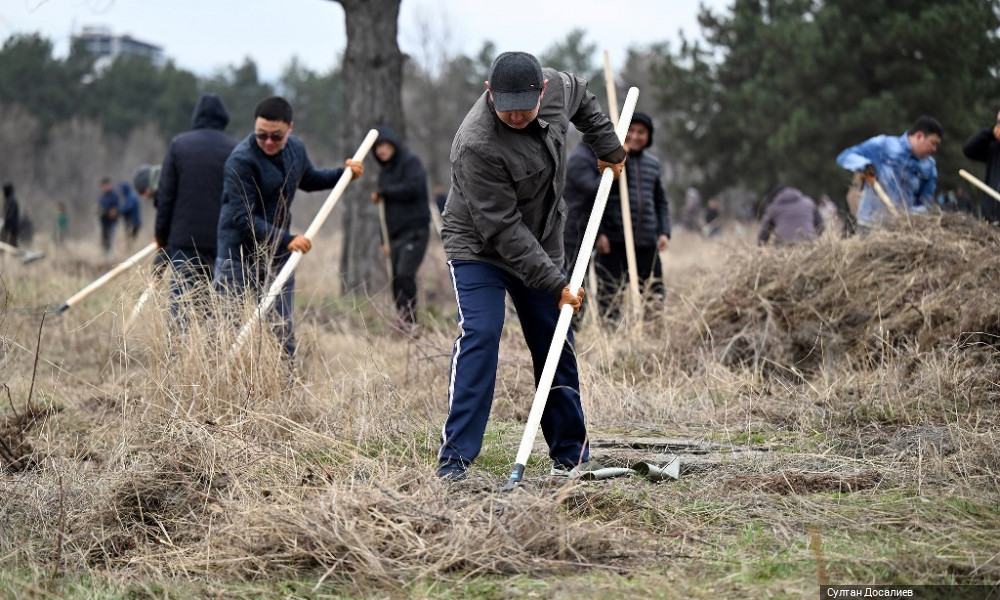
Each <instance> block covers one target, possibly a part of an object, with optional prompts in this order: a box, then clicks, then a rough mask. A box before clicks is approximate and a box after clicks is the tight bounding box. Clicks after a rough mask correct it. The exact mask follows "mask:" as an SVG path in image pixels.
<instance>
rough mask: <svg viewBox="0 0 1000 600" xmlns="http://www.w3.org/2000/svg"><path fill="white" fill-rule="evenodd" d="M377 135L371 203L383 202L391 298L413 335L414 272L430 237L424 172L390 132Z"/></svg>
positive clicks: (406, 327) (384, 130)
mask: <svg viewBox="0 0 1000 600" xmlns="http://www.w3.org/2000/svg"><path fill="white" fill-rule="evenodd" d="M378 133H379V135H378V139H376V140H375V147H374V152H375V160H377V161H378V163H379V166H380V167H381V171H380V172H379V175H378V191H376V192H372V201H373V202H385V222H386V228H387V229H388V232H389V240H388V242H389V257H390V264H391V265H392V296H393V298H394V299H395V302H396V311H397V313H398V314H399V320H400V322H401V324H402V326H403V328H404V329H405V330H406V331H408V332H413V331H414V330H415V327H416V324H417V269H418V268H420V263H421V262H422V261H423V260H424V254H425V253H426V252H427V239H428V237H429V235H430V230H429V229H428V225H429V223H430V217H431V211H430V207H429V205H428V198H427V172H426V171H425V170H424V165H423V164H422V163H421V162H420V159H419V158H417V156H416V155H415V154H413V153H412V152H410V151H409V150H408V149H407V148H406V147H404V146H403V145H402V144H401V143H400V141H399V139H398V138H397V137H396V133H395V132H394V131H393V130H392V129H390V128H389V127H385V126H382V127H379V128H378Z"/></svg>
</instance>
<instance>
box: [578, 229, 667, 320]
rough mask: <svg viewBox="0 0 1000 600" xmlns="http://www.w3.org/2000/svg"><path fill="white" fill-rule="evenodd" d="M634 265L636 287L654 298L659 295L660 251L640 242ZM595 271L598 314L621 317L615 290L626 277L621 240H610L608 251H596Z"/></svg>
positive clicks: (623, 249) (660, 283) (661, 277)
mask: <svg viewBox="0 0 1000 600" xmlns="http://www.w3.org/2000/svg"><path fill="white" fill-rule="evenodd" d="M635 267H636V271H637V272H638V275H639V291H640V292H646V291H647V290H645V287H646V285H647V282H648V284H649V290H648V292H649V293H651V294H652V295H653V296H654V297H656V298H661V299H662V298H663V296H664V288H663V267H662V266H661V265H660V255H659V253H658V252H657V250H656V246H640V247H637V248H636V249H635ZM594 268H595V270H596V272H597V303H598V305H599V306H600V307H601V314H602V315H604V316H605V317H606V318H608V319H610V320H613V321H617V320H618V319H619V318H621V306H620V305H621V302H620V298H619V297H618V296H619V291H621V289H622V288H623V287H624V286H625V284H626V282H627V281H628V257H627V255H626V254H625V244H624V243H618V242H611V252H609V253H608V254H597V258H595V259H594Z"/></svg>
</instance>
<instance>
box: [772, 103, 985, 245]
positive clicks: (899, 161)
mask: <svg viewBox="0 0 1000 600" xmlns="http://www.w3.org/2000/svg"><path fill="white" fill-rule="evenodd" d="M943 138H944V130H943V128H942V127H941V124H940V123H939V122H938V121H937V120H936V119H934V118H933V117H929V116H922V117H920V118H918V119H917V120H916V121H915V122H914V123H913V125H911V126H910V128H909V129H907V130H906V131H905V132H903V133H902V134H901V135H876V136H874V137H872V138H869V139H867V140H865V141H864V142H861V143H860V144H857V145H854V146H851V147H849V148H846V149H844V150H843V151H842V152H841V153H840V154H839V155H838V156H837V158H836V162H837V164H838V165H839V166H840V167H841V168H843V169H846V170H848V171H851V172H852V173H853V174H854V178H855V183H854V189H853V190H852V192H849V194H848V202H847V204H848V209H849V211H850V213H851V215H850V217H851V218H852V219H853V222H854V226H855V229H856V230H857V231H858V232H859V233H861V234H862V235H864V234H867V233H869V232H871V231H872V230H874V229H877V228H879V227H881V226H883V225H884V224H885V223H886V222H887V221H888V220H889V219H890V218H892V217H893V216H894V215H903V214H921V213H926V212H927V211H928V210H929V209H931V208H937V209H938V210H941V211H955V212H959V211H960V212H969V213H973V214H975V215H977V216H978V217H979V218H981V219H983V220H985V221H987V222H989V223H994V224H996V223H998V222H1000V202H998V201H996V200H995V199H993V198H992V197H989V196H988V195H986V194H983V196H982V200H981V201H980V202H979V203H973V201H972V199H971V197H970V196H969V195H968V194H967V193H966V190H965V188H964V187H962V186H958V187H957V188H955V189H953V190H947V191H946V190H938V189H937V183H938V172H937V164H936V163H935V161H934V154H935V153H936V152H937V150H938V147H939V146H940V144H941V143H942V140H943ZM962 151H963V153H964V154H965V156H966V158H968V159H970V160H974V161H978V162H983V163H986V176H985V184H986V185H987V186H989V187H990V188H992V189H994V190H1000V113H998V114H997V115H996V120H995V122H994V123H992V124H990V125H989V126H987V127H984V128H983V129H981V130H979V131H977V132H976V133H974V134H973V135H972V136H971V137H970V138H969V139H968V140H967V141H966V142H965V145H964V146H963V148H962ZM935 193H936V195H935ZM827 203H828V198H824V200H823V201H822V202H820V203H819V204H817V203H816V202H814V201H813V200H812V199H811V198H808V197H807V196H805V195H804V194H803V193H802V192H801V191H800V190H798V189H797V188H794V187H791V186H779V188H777V189H775V190H774V191H773V192H772V193H771V194H770V195H769V198H768V204H767V208H766V210H765V211H764V214H763V217H762V218H761V221H760V229H759V234H758V242H759V243H760V244H761V245H763V244H766V243H768V241H769V239H771V237H772V234H773V235H774V237H775V238H776V239H777V241H778V243H784V244H787V243H796V242H801V241H808V240H812V239H815V238H816V237H817V236H818V235H819V234H820V233H822V231H823V227H824V223H825V222H826V221H828V219H824V218H823V215H822V212H823V208H824V207H825V206H826V205H827Z"/></svg>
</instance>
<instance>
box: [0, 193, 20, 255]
mask: <svg viewBox="0 0 1000 600" xmlns="http://www.w3.org/2000/svg"><path fill="white" fill-rule="evenodd" d="M20 223H21V210H20V208H19V207H18V205H17V198H15V197H14V184H13V183H5V184H3V229H2V230H0V242H4V243H6V244H10V245H11V246H17V238H18V227H19V225H20Z"/></svg>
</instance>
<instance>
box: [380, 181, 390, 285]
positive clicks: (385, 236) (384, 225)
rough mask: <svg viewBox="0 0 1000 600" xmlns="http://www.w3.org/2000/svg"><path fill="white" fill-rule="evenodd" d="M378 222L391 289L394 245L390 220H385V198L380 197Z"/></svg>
mask: <svg viewBox="0 0 1000 600" xmlns="http://www.w3.org/2000/svg"><path fill="white" fill-rule="evenodd" d="M378 224H379V227H380V228H381V229H382V256H384V257H385V272H386V273H388V275H389V289H390V290H391V289H392V246H391V244H389V222H388V221H386V220H385V198H379V199H378ZM390 293H391V292H390Z"/></svg>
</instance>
